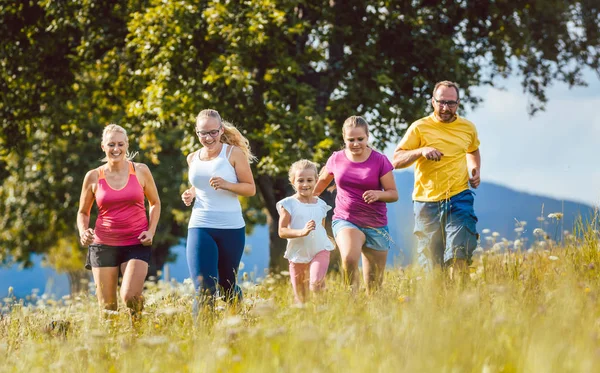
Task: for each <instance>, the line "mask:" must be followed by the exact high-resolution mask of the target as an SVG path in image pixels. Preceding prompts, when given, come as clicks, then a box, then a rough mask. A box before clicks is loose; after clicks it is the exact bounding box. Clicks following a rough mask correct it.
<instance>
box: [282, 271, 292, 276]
mask: <svg viewBox="0 0 600 373" xmlns="http://www.w3.org/2000/svg"><path fill="white" fill-rule="evenodd" d="M280 273H281V274H282V275H283V276H289V275H290V272H289V271H281V272H280Z"/></svg>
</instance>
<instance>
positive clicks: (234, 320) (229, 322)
mask: <svg viewBox="0 0 600 373" xmlns="http://www.w3.org/2000/svg"><path fill="white" fill-rule="evenodd" d="M242 322H244V319H242V317H241V316H237V315H235V316H230V317H228V318H226V319H223V320H222V321H221V322H220V325H221V326H223V327H226V328H232V327H234V326H238V325H240V324H241V323H242Z"/></svg>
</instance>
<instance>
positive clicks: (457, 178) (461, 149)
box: [399, 114, 479, 202]
mask: <svg viewBox="0 0 600 373" xmlns="http://www.w3.org/2000/svg"><path fill="white" fill-rule="evenodd" d="M399 146H400V149H402V150H414V149H418V148H422V147H426V146H430V147H432V148H436V149H437V150H439V151H440V152H442V154H443V156H442V159H441V160H440V161H439V162H436V161H430V160H427V159H425V158H424V157H420V158H419V159H417V161H416V163H415V188H414V191H413V200H415V201H422V202H436V201H441V200H444V199H448V198H450V197H452V196H455V195H457V194H458V193H460V192H462V191H464V190H467V189H469V170H468V169H467V157H466V154H467V153H472V152H474V151H476V150H477V149H479V138H478V137H477V129H476V128H475V125H474V124H473V123H471V122H469V121H468V120H466V119H464V118H461V117H459V116H457V117H456V120H455V121H454V122H452V123H444V122H440V121H439V120H437V119H436V117H435V115H433V114H432V115H430V116H428V117H425V118H421V119H419V120H418V121H416V122H414V123H413V124H411V126H410V127H409V128H408V130H407V131H406V134H405V135H404V137H403V138H402V140H401V141H400V144H399Z"/></svg>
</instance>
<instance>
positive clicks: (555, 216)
mask: <svg viewBox="0 0 600 373" xmlns="http://www.w3.org/2000/svg"><path fill="white" fill-rule="evenodd" d="M562 218H563V213H562V212H553V213H551V214H548V219H556V220H560V219H562Z"/></svg>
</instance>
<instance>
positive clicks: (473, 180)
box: [469, 168, 481, 189]
mask: <svg viewBox="0 0 600 373" xmlns="http://www.w3.org/2000/svg"><path fill="white" fill-rule="evenodd" d="M471 175H472V177H470V178H469V184H471V186H472V187H473V188H474V189H477V187H478V186H479V183H481V177H480V176H479V169H477V168H474V169H472V170H471Z"/></svg>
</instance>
